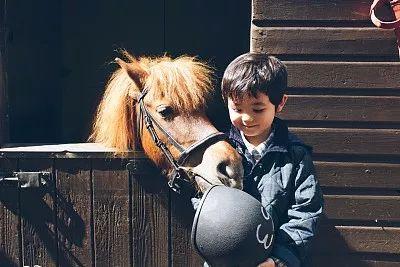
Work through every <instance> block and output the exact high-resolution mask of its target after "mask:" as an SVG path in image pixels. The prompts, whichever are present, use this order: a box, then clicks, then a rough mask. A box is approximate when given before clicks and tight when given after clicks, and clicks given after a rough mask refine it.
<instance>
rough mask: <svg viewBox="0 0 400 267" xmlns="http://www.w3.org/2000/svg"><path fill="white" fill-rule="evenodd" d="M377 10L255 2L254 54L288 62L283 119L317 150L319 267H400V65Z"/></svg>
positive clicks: (349, 2) (362, 4) (348, 0)
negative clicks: (372, 15)
mask: <svg viewBox="0 0 400 267" xmlns="http://www.w3.org/2000/svg"><path fill="white" fill-rule="evenodd" d="M371 2H372V1H369V0H368V1H366V0H361V1H360V0H334V1H305V0H300V1H299V0H296V1H294V0H281V1H274V0H253V6H252V8H253V12H252V25H251V50H252V51H256V52H266V53H269V54H272V55H276V56H277V57H279V58H281V59H283V60H284V62H285V64H286V65H287V67H288V73H289V80H288V82H289V100H288V102H287V106H286V108H285V110H284V112H283V113H282V115H281V117H282V118H283V119H285V120H287V121H288V123H289V125H290V126H291V130H292V131H293V132H295V133H296V134H297V135H298V136H299V137H300V138H301V139H303V140H304V141H305V142H306V143H308V144H310V145H312V146H313V147H314V161H315V165H316V169H317V174H318V177H319V181H320V183H321V185H322V187H323V192H324V198H325V218H324V220H323V222H322V225H321V227H320V232H319V234H318V238H317V241H316V244H315V247H314V253H313V259H314V266H399V265H400V256H399V255H400V242H399V240H400V227H399V225H400V224H399V223H400V212H399V208H398V207H399V206H400V196H399V193H398V192H399V188H400V145H399V143H400V63H399V62H398V54H397V49H396V38H395V35H394V32H393V31H384V30H380V29H376V28H374V27H373V25H372V23H371V22H370V20H369V6H370V4H371ZM387 16H390V14H389V12H388V14H387Z"/></svg>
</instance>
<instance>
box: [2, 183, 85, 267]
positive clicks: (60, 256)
mask: <svg viewBox="0 0 400 267" xmlns="http://www.w3.org/2000/svg"><path fill="white" fill-rule="evenodd" d="M53 188H55V187H54V184H53V181H51V180H50V179H46V185H44V186H42V187H40V188H20V190H19V199H20V203H18V201H15V200H16V197H15V196H17V195H18V189H17V188H15V189H14V190H12V192H10V193H9V194H0V201H1V202H2V204H3V205H4V206H5V207H6V208H7V209H8V210H10V211H11V212H12V213H14V214H15V215H17V216H18V215H19V214H20V216H21V219H22V231H23V233H22V235H23V236H24V238H25V239H26V240H27V241H26V242H27V243H26V244H25V243H24V244H22V245H23V246H24V247H25V250H26V251H27V252H28V251H29V250H30V249H33V250H35V249H36V248H35V247H36V246H37V245H38V244H42V245H43V246H44V247H45V249H46V252H47V253H48V255H49V256H50V257H51V258H52V260H53V261H54V262H55V263H56V262H59V263H60V266H71V265H75V266H83V264H81V263H80V262H79V260H77V259H76V258H75V257H74V255H73V254H72V253H71V251H70V250H69V248H70V247H67V248H65V247H61V248H60V249H59V250H57V249H58V244H59V243H57V241H58V237H57V235H58V236H62V237H63V238H65V239H66V240H67V241H68V243H69V244H70V246H72V245H76V246H79V247H81V246H82V241H83V239H84V237H85V223H84V221H83V220H82V218H81V217H80V216H79V214H77V213H76V212H75V210H74V208H73V205H72V203H71V202H70V201H68V200H67V199H65V198H63V197H62V195H61V194H59V193H57V194H56V193H55V192H54V190H53ZM55 195H57V200H56V199H55ZM55 203H56V204H55ZM55 205H56V206H57V210H58V214H63V218H60V217H59V218H58V220H57V217H56V210H55V208H54V207H55ZM36 235H37V236H36ZM28 240H29V241H28ZM60 252H61V253H60ZM0 257H1V255H0ZM25 257H26V258H27V259H25V261H29V260H31V261H35V259H32V258H30V256H29V255H28V254H27V255H25ZM0 259H1V258H0ZM0 262H1V261H0ZM24 264H25V265H32V266H33V264H36V262H24ZM1 266H3V265H1Z"/></svg>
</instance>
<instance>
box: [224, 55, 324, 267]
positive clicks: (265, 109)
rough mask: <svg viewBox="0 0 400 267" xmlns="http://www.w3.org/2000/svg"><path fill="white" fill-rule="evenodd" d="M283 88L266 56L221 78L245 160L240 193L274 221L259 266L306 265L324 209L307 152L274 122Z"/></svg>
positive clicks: (233, 135) (282, 77)
mask: <svg viewBox="0 0 400 267" xmlns="http://www.w3.org/2000/svg"><path fill="white" fill-rule="evenodd" d="M286 87H287V71H286V67H285V65H284V64H283V63H282V62H281V61H279V60H278V59H277V58H275V57H271V56H268V55H266V54H255V53H246V54H243V55H241V56H239V57H237V58H236V59H235V60H233V61H232V62H231V63H230V64H229V66H228V67H227V69H226V70H225V73H224V76H223V79H222V96H223V98H224V100H225V101H226V102H227V104H228V110H229V117H230V120H231V122H232V127H231V130H230V132H229V138H230V140H231V141H232V143H233V145H234V146H235V148H236V150H237V151H238V152H239V153H240V154H241V155H242V157H243V166H244V170H245V175H244V181H243V185H244V191H246V192H247V193H249V194H251V195H252V196H254V197H255V198H257V199H258V200H260V201H261V203H262V205H263V206H264V207H265V208H266V210H267V211H268V212H269V213H270V214H271V215H272V217H273V219H274V226H275V243H274V248H273V251H272V254H271V255H270V258H269V259H268V260H267V261H266V262H264V263H262V264H261V265H260V266H289V267H296V266H308V264H309V263H308V256H309V254H310V248H311V243H312V240H313V238H314V235H315V231H316V224H317V221H318V220H319V218H320V217H321V215H322V209H323V199H322V194H321V190H320V187H319V184H318V182H317V180H316V177H315V172H314V166H313V162H312V160H311V156H310V154H311V147H309V146H307V145H305V144H303V143H302V142H301V141H300V140H299V139H298V138H297V137H296V136H294V135H293V134H291V133H290V132H289V131H288V128H287V126H286V125H285V123H284V122H283V121H282V120H280V119H278V118H276V117H275V114H276V113H278V112H280V111H281V110H282V109H283V107H284V106H285V103H286V100H287V96H286V95H285V90H286ZM299 112H301V110H299Z"/></svg>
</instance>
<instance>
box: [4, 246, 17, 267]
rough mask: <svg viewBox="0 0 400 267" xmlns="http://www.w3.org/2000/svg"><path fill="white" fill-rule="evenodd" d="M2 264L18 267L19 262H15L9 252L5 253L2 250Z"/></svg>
mask: <svg viewBox="0 0 400 267" xmlns="http://www.w3.org/2000/svg"><path fill="white" fill-rule="evenodd" d="M0 264H1V266H2V267H17V266H18V264H16V263H15V262H13V261H12V260H11V259H10V258H9V257H8V256H7V254H5V253H4V252H3V251H2V250H0Z"/></svg>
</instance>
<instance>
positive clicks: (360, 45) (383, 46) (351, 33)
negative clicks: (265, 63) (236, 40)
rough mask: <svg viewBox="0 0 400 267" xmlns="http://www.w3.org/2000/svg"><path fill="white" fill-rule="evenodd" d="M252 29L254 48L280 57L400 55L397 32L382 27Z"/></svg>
mask: <svg viewBox="0 0 400 267" xmlns="http://www.w3.org/2000/svg"><path fill="white" fill-rule="evenodd" d="M251 31H252V34H251V36H252V39H251V50H252V51H254V52H261V53H268V54H272V55H277V56H278V57H279V56H282V55H307V56H309V55H319V56H327V55H330V56H331V55H340V56H367V57H369V56H386V57H387V56H392V57H393V59H395V58H396V57H397V58H398V51H397V48H396V47H397V45H396V36H395V34H394V33H393V32H392V31H383V30H381V29H378V28H337V27H336V28H333V27H256V26H253V27H252V29H251ZM294 43H295V44H296V45H293V44H294Z"/></svg>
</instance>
